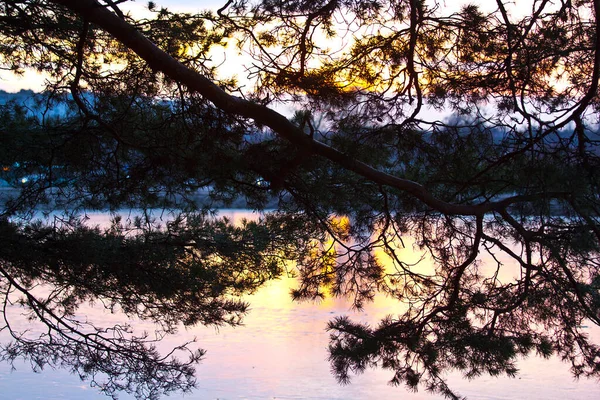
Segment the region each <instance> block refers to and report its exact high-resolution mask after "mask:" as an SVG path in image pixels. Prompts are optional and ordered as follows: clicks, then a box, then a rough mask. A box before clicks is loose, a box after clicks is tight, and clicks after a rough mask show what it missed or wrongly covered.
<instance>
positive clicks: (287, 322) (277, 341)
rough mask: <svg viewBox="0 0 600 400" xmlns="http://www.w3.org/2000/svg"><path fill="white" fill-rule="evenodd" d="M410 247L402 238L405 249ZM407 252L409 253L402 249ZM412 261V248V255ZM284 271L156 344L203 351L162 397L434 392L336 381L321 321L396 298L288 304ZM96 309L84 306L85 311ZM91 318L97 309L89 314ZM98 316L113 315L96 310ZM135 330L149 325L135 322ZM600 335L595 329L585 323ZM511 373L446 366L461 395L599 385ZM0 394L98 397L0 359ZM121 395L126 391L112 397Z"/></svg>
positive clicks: (584, 391) (561, 375)
mask: <svg viewBox="0 0 600 400" xmlns="http://www.w3.org/2000/svg"><path fill="white" fill-rule="evenodd" d="M223 214H226V215H228V216H230V217H231V218H233V219H236V220H237V219H241V218H255V217H256V215H254V214H251V213H247V212H240V211H235V212H224V213H223ZM90 217H91V218H92V219H91V221H93V222H94V223H105V222H106V221H108V218H107V216H106V215H102V214H100V215H90ZM410 249H411V246H410V244H408V243H407V250H405V252H409V251H410ZM406 256H407V257H410V256H411V255H410V254H406ZM412 257H415V261H416V259H417V257H418V255H412ZM294 283H295V282H294V280H293V279H291V278H283V279H281V280H278V281H274V282H270V283H269V284H268V285H267V286H266V287H264V288H263V289H261V290H260V291H259V292H258V293H256V294H254V295H250V296H247V297H246V298H247V300H248V301H249V302H250V304H251V312H250V314H249V316H248V317H247V318H246V319H245V326H243V327H240V328H230V327H224V328H221V329H219V330H215V329H214V328H206V327H196V328H193V329H189V330H187V331H186V330H182V331H181V332H180V333H179V334H178V335H177V336H176V337H170V338H168V339H167V340H165V341H164V342H163V343H161V348H163V349H165V350H166V349H168V348H169V347H172V346H173V345H176V344H180V343H181V342H183V341H185V340H186V339H189V338H192V337H196V338H197V339H198V345H199V346H200V347H202V348H204V349H207V350H208V353H207V355H206V358H205V360H204V361H203V362H202V363H201V364H200V365H199V366H198V367H197V377H198V389H197V390H196V391H195V392H193V393H191V394H187V395H185V396H183V395H180V396H170V397H169V399H332V400H333V399H340V400H341V399H349V400H351V399H398V398H402V399H409V400H411V399H414V400H416V399H439V398H440V397H439V396H434V395H431V394H429V393H427V392H424V391H423V392H418V393H411V392H407V391H406V390H405V389H404V388H402V387H400V388H394V387H390V386H388V385H387V380H388V379H390V378H391V374H390V373H389V372H386V371H379V370H368V371H367V373H365V374H364V375H361V376H358V377H355V378H354V380H353V381H352V383H351V384H350V385H348V386H340V385H338V384H337V383H336V381H335V379H334V378H333V377H332V376H331V374H330V372H329V364H328V362H327V344H328V334H327V332H325V326H326V324H327V321H328V320H330V319H331V318H333V317H335V316H338V315H342V314H346V315H351V316H352V318H354V319H357V320H361V321H364V322H370V323H372V324H376V323H377V322H378V320H379V319H380V318H381V317H383V316H385V315H388V314H395V313H398V312H400V311H401V309H399V308H398V307H399V306H400V305H399V304H398V303H397V302H395V301H392V300H391V299H387V298H385V297H383V296H380V297H378V298H377V299H376V300H375V302H374V303H371V304H367V305H366V307H365V309H364V310H363V311H362V312H356V311H352V310H350V309H349V306H348V303H346V302H345V301H343V300H340V299H325V300H323V301H321V302H319V303H294V302H292V300H291V297H290V295H289V292H290V289H291V288H292V287H293V285H294ZM97 313H100V310H98V309H90V310H89V311H88V315H89V316H90V318H92V317H93V316H94V314H97ZM95 317H96V318H98V317H99V316H98V315H95ZM100 318H102V319H110V321H108V322H112V320H113V318H114V319H115V320H117V319H118V318H120V317H119V316H116V315H104V314H103V315H101V316H100ZM136 326H137V327H138V328H139V329H140V330H144V329H147V330H151V326H150V325H147V326H146V325H145V324H143V323H139V322H138V323H136ZM588 329H589V331H590V335H592V336H593V337H595V338H596V341H597V342H598V341H600V329H598V328H597V327H590V328H588ZM520 368H521V372H520V374H519V376H518V377H517V378H515V379H511V378H505V377H501V378H491V377H489V376H483V377H480V378H478V379H475V380H472V381H465V380H463V379H462V378H461V377H460V374H457V373H451V374H450V375H449V382H450V384H451V386H452V387H454V388H456V390H457V391H458V392H459V393H461V394H462V395H466V396H468V397H469V398H472V399H560V400H564V399H590V400H591V399H598V398H600V385H599V384H598V383H597V382H595V381H591V380H585V379H584V380H580V381H574V380H573V378H572V377H571V375H570V374H569V372H568V366H567V365H566V364H562V363H561V362H560V361H559V360H557V359H551V360H541V359H538V358H529V359H526V360H523V361H522V362H521V363H520ZM0 398H2V399H5V398H6V399H68V400H75V399H94V400H95V399H104V398H105V397H104V396H102V395H100V394H98V393H97V392H96V391H95V390H94V389H93V388H89V387H88V385H87V384H86V383H83V382H80V381H79V380H78V378H76V377H75V376H72V375H69V374H68V372H65V371H44V372H43V373H41V374H34V373H32V372H31V369H30V367H29V366H27V365H25V364H21V365H17V370H16V371H13V372H10V369H9V367H8V366H6V365H0ZM120 398H121V399H128V398H129V397H128V396H124V395H123V396H120Z"/></svg>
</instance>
